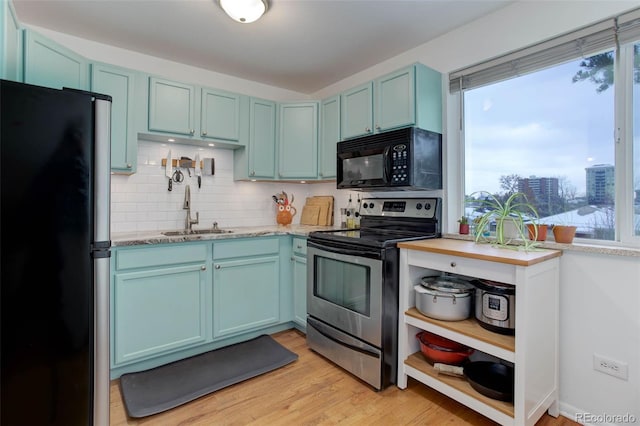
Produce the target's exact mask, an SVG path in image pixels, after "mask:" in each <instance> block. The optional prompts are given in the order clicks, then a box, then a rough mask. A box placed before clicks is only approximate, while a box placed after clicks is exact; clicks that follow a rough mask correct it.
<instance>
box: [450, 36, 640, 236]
mask: <svg viewBox="0 0 640 426" xmlns="http://www.w3.org/2000/svg"><path fill="white" fill-rule="evenodd" d="M638 43H640V40H636V41H627V42H625V44H623V45H613V46H609V47H608V48H607V49H606V50H612V49H613V51H614V82H615V84H614V85H613V90H614V105H613V107H614V135H612V138H613V143H614V161H615V164H614V167H615V219H616V226H615V230H614V239H613V240H601V239H590V238H576V239H575V240H574V241H575V242H576V243H579V244H583V245H601V246H621V247H632V248H637V247H640V235H635V229H634V225H635V213H634V207H635V206H634V199H633V198H634V182H633V175H634V170H633V165H634V158H633V154H634V152H633V145H634V143H633V142H634V141H633V130H634V129H633V85H634V82H633V72H634V70H633V65H634V45H635V44H638ZM525 50H526V49H525ZM597 53H598V52H589V54H588V55H584V56H583V57H588V56H592V55H594V54H597ZM579 58H580V57H579V56H578V57H576V58H575V59H579ZM561 63H563V62H562V61H561V62H558V63H556V64H554V65H550V66H555V65H560V64H561ZM548 66H549V65H548ZM548 66H544V67H540V68H538V69H537V70H535V71H532V72H537V71H541V70H543V69H546V68H548ZM474 69H475V70H477V66H476V67H474ZM461 75H464V72H454V73H452V74H451V75H450V90H451V92H452V93H451V94H452V96H450V99H451V100H453V101H454V103H455V102H457V103H458V105H457V107H458V108H455V109H456V110H457V115H458V117H457V119H458V120H459V123H460V125H459V126H456V127H457V130H458V131H459V141H460V145H459V147H458V149H459V154H460V156H459V161H458V164H459V165H460V168H459V172H458V174H457V177H458V179H459V182H458V185H457V186H458V191H459V194H460V197H459V200H460V201H459V203H460V204H458V209H457V210H458V211H460V212H464V211H465V204H466V203H465V194H466V189H465V175H466V164H465V151H466V138H465V136H466V131H465V125H466V120H465V116H464V109H465V105H464V92H465V91H466V90H473V89H474V88H475V87H470V88H469V89H466V88H463V86H462V81H463V78H464V77H461ZM456 79H457V81H456ZM503 80H504V79H502V80H496V81H493V82H489V83H486V84H483V85H479V86H477V87H484V86H487V85H489V84H495V83H498V82H499V81H503ZM455 82H457V84H458V85H459V86H458V87H457V88H456V87H454V83H455ZM455 92H457V93H455ZM456 95H457V96H456ZM637 131H638V132H640V129H637ZM636 155H640V153H637V154H636ZM638 173H640V171H638ZM451 201H452V200H451ZM454 210H456V209H454Z"/></svg>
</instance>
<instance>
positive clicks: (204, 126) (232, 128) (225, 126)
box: [200, 89, 240, 141]
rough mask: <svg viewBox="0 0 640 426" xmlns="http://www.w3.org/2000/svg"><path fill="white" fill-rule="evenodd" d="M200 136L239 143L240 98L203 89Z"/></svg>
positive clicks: (235, 95)
mask: <svg viewBox="0 0 640 426" xmlns="http://www.w3.org/2000/svg"><path fill="white" fill-rule="evenodd" d="M200 122H201V125H200V126H201V129H200V136H202V137H203V138H211V139H223V140H229V141H237V140H238V139H239V138H240V96H239V95H237V94H234V93H229V92H223V91H219V90H212V89H202V107H201V120H200Z"/></svg>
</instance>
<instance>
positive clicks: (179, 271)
mask: <svg viewBox="0 0 640 426" xmlns="http://www.w3.org/2000/svg"><path fill="white" fill-rule="evenodd" d="M203 268H204V269H203ZM206 283H207V280H206V266H205V265H189V266H177V267H170V268H158V269H152V270H145V271H139V272H129V273H120V274H116V275H115V277H114V283H113V287H114V288H113V290H114V291H113V295H114V298H113V301H112V302H113V306H114V318H113V327H114V329H113V335H114V338H115V340H114V342H113V355H114V363H115V364H122V363H126V362H130V361H136V360H141V359H145V358H148V357H152V356H155V355H158V354H163V353H167V352H169V351H175V350H178V349H184V348H188V347H191V346H194V345H199V344H202V343H204V342H205V341H206V340H207V297H206V293H207V292H206Z"/></svg>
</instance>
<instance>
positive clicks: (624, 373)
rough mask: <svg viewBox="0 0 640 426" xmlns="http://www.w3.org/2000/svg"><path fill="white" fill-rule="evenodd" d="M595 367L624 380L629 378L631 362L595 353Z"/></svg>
mask: <svg viewBox="0 0 640 426" xmlns="http://www.w3.org/2000/svg"><path fill="white" fill-rule="evenodd" d="M593 369H594V370H597V371H601V372H603V373H605V374H608V375H610V376H613V377H617V378H619V379H622V380H628V379H629V364H627V363H626V362H622V361H616V360H614V359H611V358H607V357H604V356H602V355H598V354H593Z"/></svg>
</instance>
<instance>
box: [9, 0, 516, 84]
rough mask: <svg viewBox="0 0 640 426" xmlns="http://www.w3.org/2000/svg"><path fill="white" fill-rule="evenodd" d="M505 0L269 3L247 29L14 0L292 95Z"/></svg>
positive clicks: (152, 6) (173, 6) (72, 30)
mask: <svg viewBox="0 0 640 426" xmlns="http://www.w3.org/2000/svg"><path fill="white" fill-rule="evenodd" d="M512 1H513V0H414V1H404V0H369V1H366V0H337V1H333V0H270V5H269V9H268V10H267V13H266V14H265V15H264V16H263V17H262V18H261V19H260V20H259V21H257V22H255V23H252V24H239V23H237V22H235V21H233V20H231V19H230V18H229V17H227V16H226V15H225V13H224V12H223V11H222V9H221V8H220V6H219V5H218V3H217V0H115V1H114V0H13V3H14V6H15V10H16V13H17V15H18V20H19V21H20V22H22V23H24V24H31V25H35V26H39V27H43V28H48V29H51V30H54V31H58V32H62V33H67V34H71V35H74V36H78V37H82V38H85V39H90V40H94V41H98V42H101V43H105V44H109V45H112V46H117V47H121V48H125V49H128V50H133V51H137V52H140V53H144V54H147V55H151V56H156V57H160V58H165V59H169V60H172V61H176V62H180V63H184V64H188V65H192V66H196V67H200V68H204V69H208V70H211V71H215V72H219V73H223V74H228V75H233V76H236V77H240V78H244V79H248V80H253V81H257V82H261V83H265V84H268V85H272V86H276V87H281V88H285V89H289V90H293V91H296V92H300V93H314V92H316V91H318V90H320V89H322V88H324V87H327V86H329V85H330V84H332V83H335V82H337V81H340V80H342V79H344V78H346V77H348V76H350V75H352V74H355V73H357V72H359V71H362V70H364V69H366V68H369V67H371V66H373V65H375V64H377V63H379V62H382V61H384V60H386V59H389V58H392V57H394V56H396V55H398V54H400V53H402V52H405V51H407V50H409V49H412V48H414V47H416V46H419V45H421V44H424V43H426V42H428V41H429V40H431V39H433V38H435V37H438V36H439V35H442V34H444V33H446V32H449V31H451V30H452V29H455V28H456V27H459V26H461V25H464V24H466V23H468V22H471V21H473V20H475V19H478V18H479V17H481V16H483V15H486V14H488V13H491V12H493V11H495V10H497V9H499V8H502V7H504V6H506V5H508V4H510V3H511V2H512Z"/></svg>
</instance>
